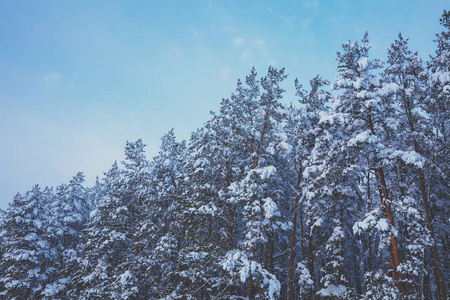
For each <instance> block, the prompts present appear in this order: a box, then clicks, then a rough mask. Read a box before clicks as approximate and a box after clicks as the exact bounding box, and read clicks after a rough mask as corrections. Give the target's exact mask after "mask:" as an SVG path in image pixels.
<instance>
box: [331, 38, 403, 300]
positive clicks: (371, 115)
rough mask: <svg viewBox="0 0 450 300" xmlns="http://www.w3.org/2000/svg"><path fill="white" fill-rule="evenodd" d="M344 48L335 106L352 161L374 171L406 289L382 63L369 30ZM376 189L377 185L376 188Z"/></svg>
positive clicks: (395, 273) (397, 275) (395, 274)
mask: <svg viewBox="0 0 450 300" xmlns="http://www.w3.org/2000/svg"><path fill="white" fill-rule="evenodd" d="M343 49H344V52H342V53H340V52H338V57H337V60H338V63H339V64H338V71H339V75H338V77H337V79H336V82H335V83H334V84H333V88H334V89H335V90H339V89H341V90H343V91H344V92H343V93H342V94H340V95H338V96H337V98H336V102H335V104H334V110H335V111H336V112H337V113H340V114H341V116H342V118H343V120H344V131H346V132H347V134H348V135H349V136H350V139H348V140H347V144H346V148H347V149H348V150H349V152H348V154H347V155H349V154H350V155H351V156H350V157H348V158H349V159H350V162H351V163H352V164H354V165H355V166H356V167H357V169H358V170H357V171H358V172H360V173H361V174H364V173H367V172H368V171H371V172H373V173H374V175H375V178H376V180H377V185H378V193H379V197H380V202H381V208H382V211H383V212H384V214H385V217H386V218H387V219H388V221H389V223H390V226H391V228H392V229H393V230H392V232H391V234H390V246H389V248H390V255H391V259H390V261H391V267H392V272H391V274H392V278H393V280H394V282H395V283H396V285H397V287H398V289H399V291H400V292H401V293H405V287H404V284H403V279H404V276H403V274H402V273H401V272H400V271H399V270H397V266H398V265H399V264H400V263H401V253H400V247H399V243H398V238H397V234H396V232H395V230H394V229H395V226H396V224H395V217H394V209H393V207H392V201H393V199H391V195H390V191H389V186H390V185H391V182H390V181H389V180H390V174H389V172H390V171H391V170H392V169H390V168H389V167H391V165H390V160H389V158H388V157H386V155H385V154H383V150H385V148H386V147H389V145H384V142H385V141H384V138H385V134H386V132H385V131H384V129H385V128H388V127H389V124H386V123H387V122H390V121H391V120H390V119H389V118H386V112H385V111H384V107H383V106H382V105H381V104H382V103H381V99H380V98H379V97H378V95H377V93H376V92H377V90H378V88H379V81H378V79H376V78H375V75H374V74H373V70H376V69H378V68H380V67H381V66H382V62H381V61H380V60H377V59H374V60H371V59H369V55H368V51H369V49H370V45H369V41H368V36H367V33H366V34H365V36H364V38H363V39H362V41H361V44H359V43H358V42H355V43H351V42H350V41H349V42H347V43H345V44H343ZM375 190H376V189H375Z"/></svg>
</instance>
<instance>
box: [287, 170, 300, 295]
mask: <svg viewBox="0 0 450 300" xmlns="http://www.w3.org/2000/svg"><path fill="white" fill-rule="evenodd" d="M301 174H302V169H301V168H300V170H299V171H298V173H297V186H296V188H297V191H298V189H299V188H300V182H301ZM299 198H300V196H299V195H297V196H296V197H295V201H294V211H293V216H292V232H291V245H290V249H289V250H290V253H289V282H288V300H292V297H293V292H294V291H293V290H294V257H295V253H294V249H295V243H296V235H295V234H296V232H297V207H298V201H299ZM302 227H303V226H302ZM302 250H303V245H302Z"/></svg>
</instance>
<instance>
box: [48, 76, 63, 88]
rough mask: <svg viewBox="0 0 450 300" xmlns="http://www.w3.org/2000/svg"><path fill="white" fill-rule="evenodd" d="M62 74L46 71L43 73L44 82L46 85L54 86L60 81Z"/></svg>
mask: <svg viewBox="0 0 450 300" xmlns="http://www.w3.org/2000/svg"><path fill="white" fill-rule="evenodd" d="M61 78H62V76H61V75H60V74H58V73H47V74H45V75H44V82H45V84H46V86H47V87H50V88H55V87H56V86H57V85H58V83H59V82H60V80H61Z"/></svg>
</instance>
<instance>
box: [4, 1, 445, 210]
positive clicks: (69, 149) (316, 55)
mask: <svg viewBox="0 0 450 300" xmlns="http://www.w3.org/2000/svg"><path fill="white" fill-rule="evenodd" d="M448 6H449V5H448V2H447V0H446V1H441V0H433V1H417V0H404V1H399V0H389V1H385V0H377V1H375V0H365V1H350V0H335V1H334V0H328V1H325V0H323V1H322V0H299V1H290V0H286V1H273V0H272V1H265V0H259V1H226V0H224V1H196V0H191V1H171V0H165V1H112V0H109V1H82V0H81V1H80V0H78V1H46V0H41V1H21V0H13V1H9V0H3V1H0V141H1V147H0V209H6V208H7V205H8V203H9V202H10V201H12V200H13V197H14V195H15V194H16V193H17V192H20V193H24V192H26V191H27V190H30V189H31V188H32V186H33V185H35V184H39V185H40V186H42V187H44V186H57V185H59V184H61V183H68V181H69V180H70V179H71V178H72V177H73V176H74V175H75V174H76V173H77V172H79V171H82V172H84V174H85V176H86V185H87V186H92V185H93V184H94V182H95V178H96V176H100V177H101V176H102V175H103V172H105V171H107V170H108V169H109V168H110V167H111V165H112V164H113V162H114V161H116V160H117V161H122V160H123V159H124V154H123V153H124V146H125V143H126V141H136V140H137V139H139V138H142V140H143V141H144V143H145V144H146V145H147V147H146V153H147V157H149V158H151V157H153V156H154V155H156V154H157V153H158V149H159V146H160V138H161V136H162V135H163V134H165V133H166V132H168V131H169V130H170V129H171V128H173V129H174V131H175V134H176V136H177V137H178V138H179V139H189V137H190V133H191V132H192V131H195V130H196V129H197V128H199V127H201V126H202V124H203V122H205V121H206V120H207V119H208V118H209V113H210V111H217V110H218V109H219V105H220V100H221V99H222V98H227V97H229V96H230V94H231V93H232V92H233V91H234V90H235V88H236V82H237V79H238V78H245V76H246V75H247V74H248V73H249V72H250V70H251V68H252V67H253V66H254V67H256V70H257V72H258V74H259V76H261V77H262V76H264V74H265V73H266V72H267V68H268V67H269V66H270V65H271V66H274V67H276V68H282V67H285V68H286V72H287V73H289V77H288V78H287V79H286V81H285V82H284V85H283V88H284V89H286V90H287V92H286V95H285V98H284V99H283V102H284V103H286V104H288V103H291V102H295V101H296V98H295V96H294V95H295V93H294V84H293V82H294V80H295V78H298V79H299V81H300V82H301V83H302V84H303V85H305V86H307V85H308V82H309V80H310V79H311V78H312V77H314V76H315V75H316V74H320V75H321V76H323V77H325V78H327V79H329V80H330V81H333V80H334V78H335V77H336V66H337V64H336V59H335V58H336V52H337V51H340V50H341V45H342V43H344V42H346V41H348V40H352V41H355V40H360V39H361V38H362V37H363V35H364V33H365V32H366V31H368V32H369V39H370V41H371V44H372V49H371V52H370V56H371V57H372V58H385V57H386V49H387V48H388V47H389V46H390V44H391V43H392V42H393V40H394V39H395V38H396V37H397V35H398V33H399V32H402V34H403V36H404V37H409V38H410V42H409V45H410V48H411V49H412V50H414V51H418V52H419V54H420V55H422V57H423V58H424V60H427V59H428V57H429V55H430V54H433V53H434V49H435V43H434V42H433V39H434V38H435V35H434V34H435V33H438V32H441V31H442V28H441V26H440V25H439V18H440V16H441V14H442V12H443V9H447V10H448V9H449V8H450V7H448Z"/></svg>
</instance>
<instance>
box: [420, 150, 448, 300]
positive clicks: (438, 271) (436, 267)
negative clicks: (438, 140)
mask: <svg viewBox="0 0 450 300" xmlns="http://www.w3.org/2000/svg"><path fill="white" fill-rule="evenodd" d="M416 152H417V151H416ZM417 173H418V175H419V181H420V190H421V193H422V199H423V205H424V206H425V214H426V220H427V228H428V230H429V231H430V235H431V240H432V243H433V245H432V246H431V249H430V250H431V259H432V261H433V269H434V278H435V280H436V286H437V288H438V292H439V297H440V298H441V299H446V295H447V293H446V291H445V285H444V280H443V278H442V272H441V268H440V267H439V256H438V252H437V247H436V240H435V235H434V230H433V219H432V218H431V212H430V204H429V202H428V196H427V192H426V188H425V178H424V176H423V172H422V169H419V170H418V172H417Z"/></svg>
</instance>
